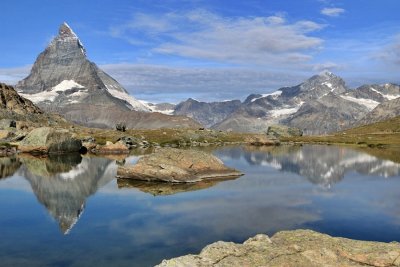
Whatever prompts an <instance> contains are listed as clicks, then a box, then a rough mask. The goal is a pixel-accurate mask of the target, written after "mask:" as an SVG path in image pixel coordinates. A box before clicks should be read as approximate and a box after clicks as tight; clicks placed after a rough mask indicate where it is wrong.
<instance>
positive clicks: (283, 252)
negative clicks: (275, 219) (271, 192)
mask: <svg viewBox="0 0 400 267" xmlns="http://www.w3.org/2000/svg"><path fill="white" fill-rule="evenodd" d="M157 266H159V267H167V266H177V267H178V266H182V267H183V266H202V267H207V266H288V267H290V266H293V267H295V266H296V267H298V266H307V267H312V266H380V267H384V266H400V244H399V243H397V242H392V243H381V242H368V241H357V240H351V239H346V238H339V237H331V236H329V235H325V234H321V233H317V232H314V231H311V230H295V231H282V232H278V233H277V234H275V235H274V236H273V237H271V238H269V237H268V236H267V235H263V234H259V235H256V236H255V237H252V238H250V239H248V240H247V241H245V242H244V243H243V244H235V243H232V242H222V241H219V242H216V243H213V244H211V245H208V246H207V247H205V248H204V249H203V250H202V251H201V252H200V254H199V255H187V256H183V257H178V258H174V259H170V260H164V261H163V262H162V263H161V264H159V265H157Z"/></svg>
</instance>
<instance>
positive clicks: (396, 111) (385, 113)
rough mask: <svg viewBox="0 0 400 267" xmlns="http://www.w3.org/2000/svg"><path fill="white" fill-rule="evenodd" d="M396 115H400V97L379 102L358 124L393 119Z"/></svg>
mask: <svg viewBox="0 0 400 267" xmlns="http://www.w3.org/2000/svg"><path fill="white" fill-rule="evenodd" d="M396 116H400V98H397V99H393V100H390V101H386V102H383V103H382V104H379V105H378V106H377V107H376V108H375V109H373V110H372V111H371V112H369V113H368V114H367V115H366V116H365V117H363V118H362V119H361V120H360V121H358V122H357V125H363V124H371V123H374V122H378V121H383V120H387V119H391V118H394V117H396Z"/></svg>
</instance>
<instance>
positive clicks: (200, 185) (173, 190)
mask: <svg viewBox="0 0 400 267" xmlns="http://www.w3.org/2000/svg"><path fill="white" fill-rule="evenodd" d="M239 177H240V176H235V177H227V178H224V179H213V180H204V181H200V182H197V183H179V184H174V183H162V182H146V181H138V180H131V179H118V180H117V184H118V188H119V189H122V188H136V189H139V190H140V191H142V192H144V193H149V194H152V195H153V196H165V195H174V194H178V193H183V192H189V191H197V190H202V189H206V188H209V187H212V186H215V185H217V184H219V183H220V182H223V181H228V180H235V179H237V178H239Z"/></svg>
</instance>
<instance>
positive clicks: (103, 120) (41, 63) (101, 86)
mask: <svg viewBox="0 0 400 267" xmlns="http://www.w3.org/2000/svg"><path fill="white" fill-rule="evenodd" d="M16 89H17V91H18V92H19V93H20V94H21V95H22V96H24V97H26V98H28V99H30V100H31V101H32V102H34V103H35V104H37V105H38V106H39V107H40V108H42V109H43V110H44V111H47V112H55V113H59V114H62V116H63V117H64V118H66V119H68V120H70V121H72V122H75V123H78V124H82V125H85V126H93V127H101V128H110V127H114V126H115V124H116V123H117V122H124V123H125V124H126V125H127V127H130V128H149V127H151V128H159V127H198V124H197V123H196V122H194V121H192V120H190V119H187V118H184V117H172V116H166V115H163V114H156V115H154V116H153V115H152V114H151V113H150V114H148V115H142V114H141V113H143V112H150V111H152V109H151V108H150V107H149V106H147V105H146V104H145V103H143V102H141V101H138V100H137V99H135V98H134V97H132V96H130V95H129V94H128V92H127V91H126V90H125V89H124V88H123V87H122V85H120V84H119V83H118V82H117V81H116V80H115V79H113V78H112V77H111V76H109V75H108V74H107V73H105V72H104V71H102V70H101V69H100V68H99V67H98V66H97V65H96V64H95V63H93V62H91V61H89V60H88V59H87V57H86V50H85V48H84V46H83V45H82V42H81V41H80V39H79V38H78V36H77V35H76V34H75V33H74V32H73V30H72V29H71V28H70V27H69V26H68V24H66V23H63V24H62V25H61V26H60V29H59V33H58V35H57V36H56V37H55V38H54V39H53V40H52V41H51V43H50V44H49V45H48V46H47V48H46V49H45V50H44V51H43V52H42V53H40V55H39V56H38V58H37V59H36V61H35V63H34V65H33V67H32V70H31V73H30V74H29V76H28V77H26V78H25V79H23V80H22V81H20V82H19V83H18V84H17V86H16ZM101 111H106V112H101ZM105 113H107V114H105ZM144 118H145V119H146V120H147V121H148V122H151V123H150V124H149V125H146V124H143V123H141V122H142V120H143V119H144ZM138 124H140V125H139V126H138Z"/></svg>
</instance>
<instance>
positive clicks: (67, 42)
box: [50, 22, 86, 56]
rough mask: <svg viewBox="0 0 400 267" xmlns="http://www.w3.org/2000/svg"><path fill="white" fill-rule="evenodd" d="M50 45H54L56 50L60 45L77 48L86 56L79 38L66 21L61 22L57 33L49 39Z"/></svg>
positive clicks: (65, 47)
mask: <svg viewBox="0 0 400 267" xmlns="http://www.w3.org/2000/svg"><path fill="white" fill-rule="evenodd" d="M50 46H53V47H56V48H57V50H59V49H60V47H63V49H68V50H70V49H75V48H78V49H79V50H77V51H80V52H81V53H82V54H83V55H84V56H86V50H85V48H84V47H83V44H82V42H81V40H79V38H78V36H77V35H76V33H75V32H74V31H73V30H72V28H71V27H70V26H69V25H68V24H67V23H66V22H63V23H62V24H61V26H60V28H59V30H58V35H57V36H56V37H55V38H54V39H53V41H51V43H50Z"/></svg>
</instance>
